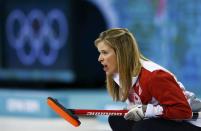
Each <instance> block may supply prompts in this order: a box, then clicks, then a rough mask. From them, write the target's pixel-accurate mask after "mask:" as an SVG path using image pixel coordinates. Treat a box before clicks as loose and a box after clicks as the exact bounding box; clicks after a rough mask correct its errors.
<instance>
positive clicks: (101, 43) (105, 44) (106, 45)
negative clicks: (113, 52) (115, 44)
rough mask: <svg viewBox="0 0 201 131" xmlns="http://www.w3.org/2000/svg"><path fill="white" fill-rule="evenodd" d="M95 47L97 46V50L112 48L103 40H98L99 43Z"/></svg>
mask: <svg viewBox="0 0 201 131" xmlns="http://www.w3.org/2000/svg"><path fill="white" fill-rule="evenodd" d="M97 48H98V49H99V50H106V49H112V48H111V47H110V46H109V45H108V43H106V42H105V41H101V42H99V43H98V44H97Z"/></svg>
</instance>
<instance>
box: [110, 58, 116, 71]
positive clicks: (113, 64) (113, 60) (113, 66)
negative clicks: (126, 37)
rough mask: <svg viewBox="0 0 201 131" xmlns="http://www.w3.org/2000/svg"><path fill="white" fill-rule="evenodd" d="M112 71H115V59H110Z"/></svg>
mask: <svg viewBox="0 0 201 131" xmlns="http://www.w3.org/2000/svg"><path fill="white" fill-rule="evenodd" d="M110 62H111V65H112V69H113V71H115V72H117V61H116V59H112V60H111V61H110Z"/></svg>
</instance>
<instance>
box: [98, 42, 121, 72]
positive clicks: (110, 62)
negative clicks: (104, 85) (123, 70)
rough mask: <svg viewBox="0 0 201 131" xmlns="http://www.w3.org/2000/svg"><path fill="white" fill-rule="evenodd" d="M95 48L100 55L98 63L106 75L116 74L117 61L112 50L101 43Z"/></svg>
mask: <svg viewBox="0 0 201 131" xmlns="http://www.w3.org/2000/svg"><path fill="white" fill-rule="evenodd" d="M97 48H98V51H99V53H100V55H99V57H98V61H99V62H100V63H101V64H102V65H103V70H104V71H105V73H106V75H113V74H114V73H117V72H118V69H117V59H116V54H115V52H114V50H113V49H112V48H111V47H110V46H108V45H107V44H105V43H104V42H103V41H101V42H99V43H98V45H97Z"/></svg>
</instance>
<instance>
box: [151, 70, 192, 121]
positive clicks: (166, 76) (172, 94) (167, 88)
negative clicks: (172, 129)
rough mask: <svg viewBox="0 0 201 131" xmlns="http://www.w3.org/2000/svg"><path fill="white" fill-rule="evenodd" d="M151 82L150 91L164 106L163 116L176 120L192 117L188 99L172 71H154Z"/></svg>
mask: <svg viewBox="0 0 201 131" xmlns="http://www.w3.org/2000/svg"><path fill="white" fill-rule="evenodd" d="M149 82H150V84H149V86H150V87H149V89H150V90H149V91H150V93H151V94H152V96H153V97H154V98H155V99H156V100H157V101H158V102H159V105H160V106H161V107H162V108H163V112H162V114H161V117H163V118H165V119H174V120H185V119H190V118H191V117H192V110H191V108H190V106H189V104H188V101H187V99H186V97H185V95H184V93H183V91H182V89H181V88H180V86H179V84H178V83H177V82H176V80H175V78H174V77H173V76H172V75H171V74H170V73H168V72H165V71H163V70H157V71H154V72H153V75H152V76H151V78H150V81H149Z"/></svg>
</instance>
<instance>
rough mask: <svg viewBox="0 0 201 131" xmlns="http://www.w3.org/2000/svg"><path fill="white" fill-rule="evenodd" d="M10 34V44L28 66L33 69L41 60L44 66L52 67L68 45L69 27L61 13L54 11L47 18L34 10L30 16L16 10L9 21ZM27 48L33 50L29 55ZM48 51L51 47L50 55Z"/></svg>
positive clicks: (8, 33)
mask: <svg viewBox="0 0 201 131" xmlns="http://www.w3.org/2000/svg"><path fill="white" fill-rule="evenodd" d="M16 24H18V27H19V28H16V27H17V26H16ZM55 26H57V27H58V29H57V28H56V29H55V28H54V27H55ZM6 33H7V39H8V42H9V44H10V45H11V47H12V48H14V49H15V50H16V52H17V55H18V58H19V59H20V61H21V62H22V63H23V64H24V65H31V64H33V63H34V62H35V61H36V60H37V59H38V60H39V62H40V63H41V64H43V65H52V64H53V63H54V62H55V60H56V59H57V56H58V53H59V50H60V49H61V48H62V47H63V46H64V45H65V43H66V42H67V37H68V23H67V20H66V17H65V15H64V13H63V12H62V11H60V10H59V9H53V10H51V11H50V12H48V13H47V15H45V14H44V13H43V12H42V11H41V10H38V9H34V10H32V11H31V12H30V13H29V14H28V15H27V16H26V15H25V13H24V12H22V11H21V10H18V9H16V10H14V11H12V12H11V13H10V14H9V16H8V18H7V21H6ZM25 46H28V47H29V48H30V49H29V51H27V50H25ZM45 47H48V52H47V50H46V51H45V49H44V48H45Z"/></svg>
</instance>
